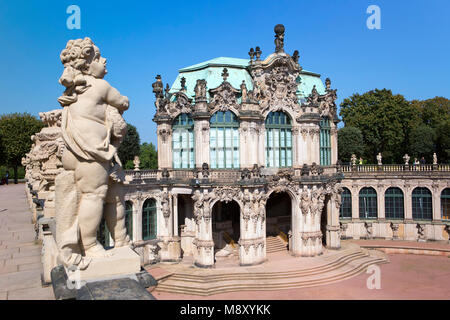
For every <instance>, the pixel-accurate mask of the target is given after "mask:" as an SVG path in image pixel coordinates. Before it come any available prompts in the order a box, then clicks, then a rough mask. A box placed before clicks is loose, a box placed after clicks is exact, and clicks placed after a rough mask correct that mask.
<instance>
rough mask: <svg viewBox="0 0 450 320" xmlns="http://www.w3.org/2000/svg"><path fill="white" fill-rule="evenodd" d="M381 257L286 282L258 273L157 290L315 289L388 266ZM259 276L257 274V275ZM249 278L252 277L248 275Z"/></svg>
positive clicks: (168, 284) (195, 292) (168, 285)
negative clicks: (367, 270)
mask: <svg viewBox="0 0 450 320" xmlns="http://www.w3.org/2000/svg"><path fill="white" fill-rule="evenodd" d="M386 262H387V260H386V259H384V258H381V257H376V256H375V257H374V256H363V257H359V258H357V259H354V260H353V261H349V262H347V263H346V264H345V265H343V266H340V267H338V268H336V269H333V270H331V271H328V272H325V273H321V274H317V275H309V276H293V277H288V278H283V279H277V278H270V277H267V274H266V273H261V274H258V275H259V277H256V278H253V279H249V278H248V277H247V279H245V278H244V279H233V280H226V281H219V282H217V281H216V282H214V283H204V284H200V283H197V284H193V283H192V282H183V281H170V278H169V280H167V281H164V282H163V283H160V284H159V285H158V287H157V288H156V290H157V291H161V292H171V293H182V294H192V295H203V296H207V295H211V294H217V293H224V292H232V291H248V290H251V291H258V290H280V289H294V288H304V287H312V286H317V285H325V284H330V283H334V282H337V281H342V280H345V279H348V278H350V277H353V276H355V275H357V274H360V273H362V272H364V271H365V270H366V269H367V267H368V266H369V265H372V264H380V263H386ZM253 275H255V274H253ZM247 276H248V274H247Z"/></svg>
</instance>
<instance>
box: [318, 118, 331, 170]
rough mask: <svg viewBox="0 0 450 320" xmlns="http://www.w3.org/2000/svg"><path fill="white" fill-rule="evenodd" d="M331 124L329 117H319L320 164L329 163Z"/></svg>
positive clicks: (325, 164) (326, 164) (327, 164)
mask: <svg viewBox="0 0 450 320" xmlns="http://www.w3.org/2000/svg"><path fill="white" fill-rule="evenodd" d="M330 132H331V126H330V119H328V117H323V118H322V119H320V165H321V166H329V165H331V134H330Z"/></svg>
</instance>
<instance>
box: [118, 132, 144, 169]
mask: <svg viewBox="0 0 450 320" xmlns="http://www.w3.org/2000/svg"><path fill="white" fill-rule="evenodd" d="M140 143H141V142H140V138H139V133H138V132H137V129H136V127H135V126H133V125H131V124H129V123H127V134H126V135H125V137H124V138H123V141H122V144H121V145H120V147H119V150H118V154H119V158H120V161H122V164H123V165H124V166H125V169H132V168H133V167H134V166H133V165H132V167H131V168H127V166H129V164H130V161H131V164H132V163H133V159H134V157H135V156H137V155H139V154H140V152H141V146H140Z"/></svg>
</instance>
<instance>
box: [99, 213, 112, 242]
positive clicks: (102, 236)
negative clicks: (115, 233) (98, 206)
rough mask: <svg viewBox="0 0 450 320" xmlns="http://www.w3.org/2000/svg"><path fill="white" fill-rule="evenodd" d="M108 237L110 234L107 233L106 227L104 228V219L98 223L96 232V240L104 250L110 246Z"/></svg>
mask: <svg viewBox="0 0 450 320" xmlns="http://www.w3.org/2000/svg"><path fill="white" fill-rule="evenodd" d="M109 235H110V233H109V230H108V227H107V226H106V220H105V218H102V220H101V221H100V225H99V227H98V230H97V240H98V242H100V243H101V244H102V246H103V247H105V248H107V247H109V246H110V242H109V238H110V237H109Z"/></svg>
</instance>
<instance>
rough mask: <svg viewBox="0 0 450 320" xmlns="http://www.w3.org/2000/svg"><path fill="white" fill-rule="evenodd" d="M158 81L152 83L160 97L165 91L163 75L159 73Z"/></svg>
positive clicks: (157, 96)
mask: <svg viewBox="0 0 450 320" xmlns="http://www.w3.org/2000/svg"><path fill="white" fill-rule="evenodd" d="M155 79H156V81H155V82H153V83H152V87H153V93H154V94H155V97H156V98H159V97H161V96H162V92H163V83H162V80H161V75H159V74H158V75H157V76H156V77H155Z"/></svg>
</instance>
